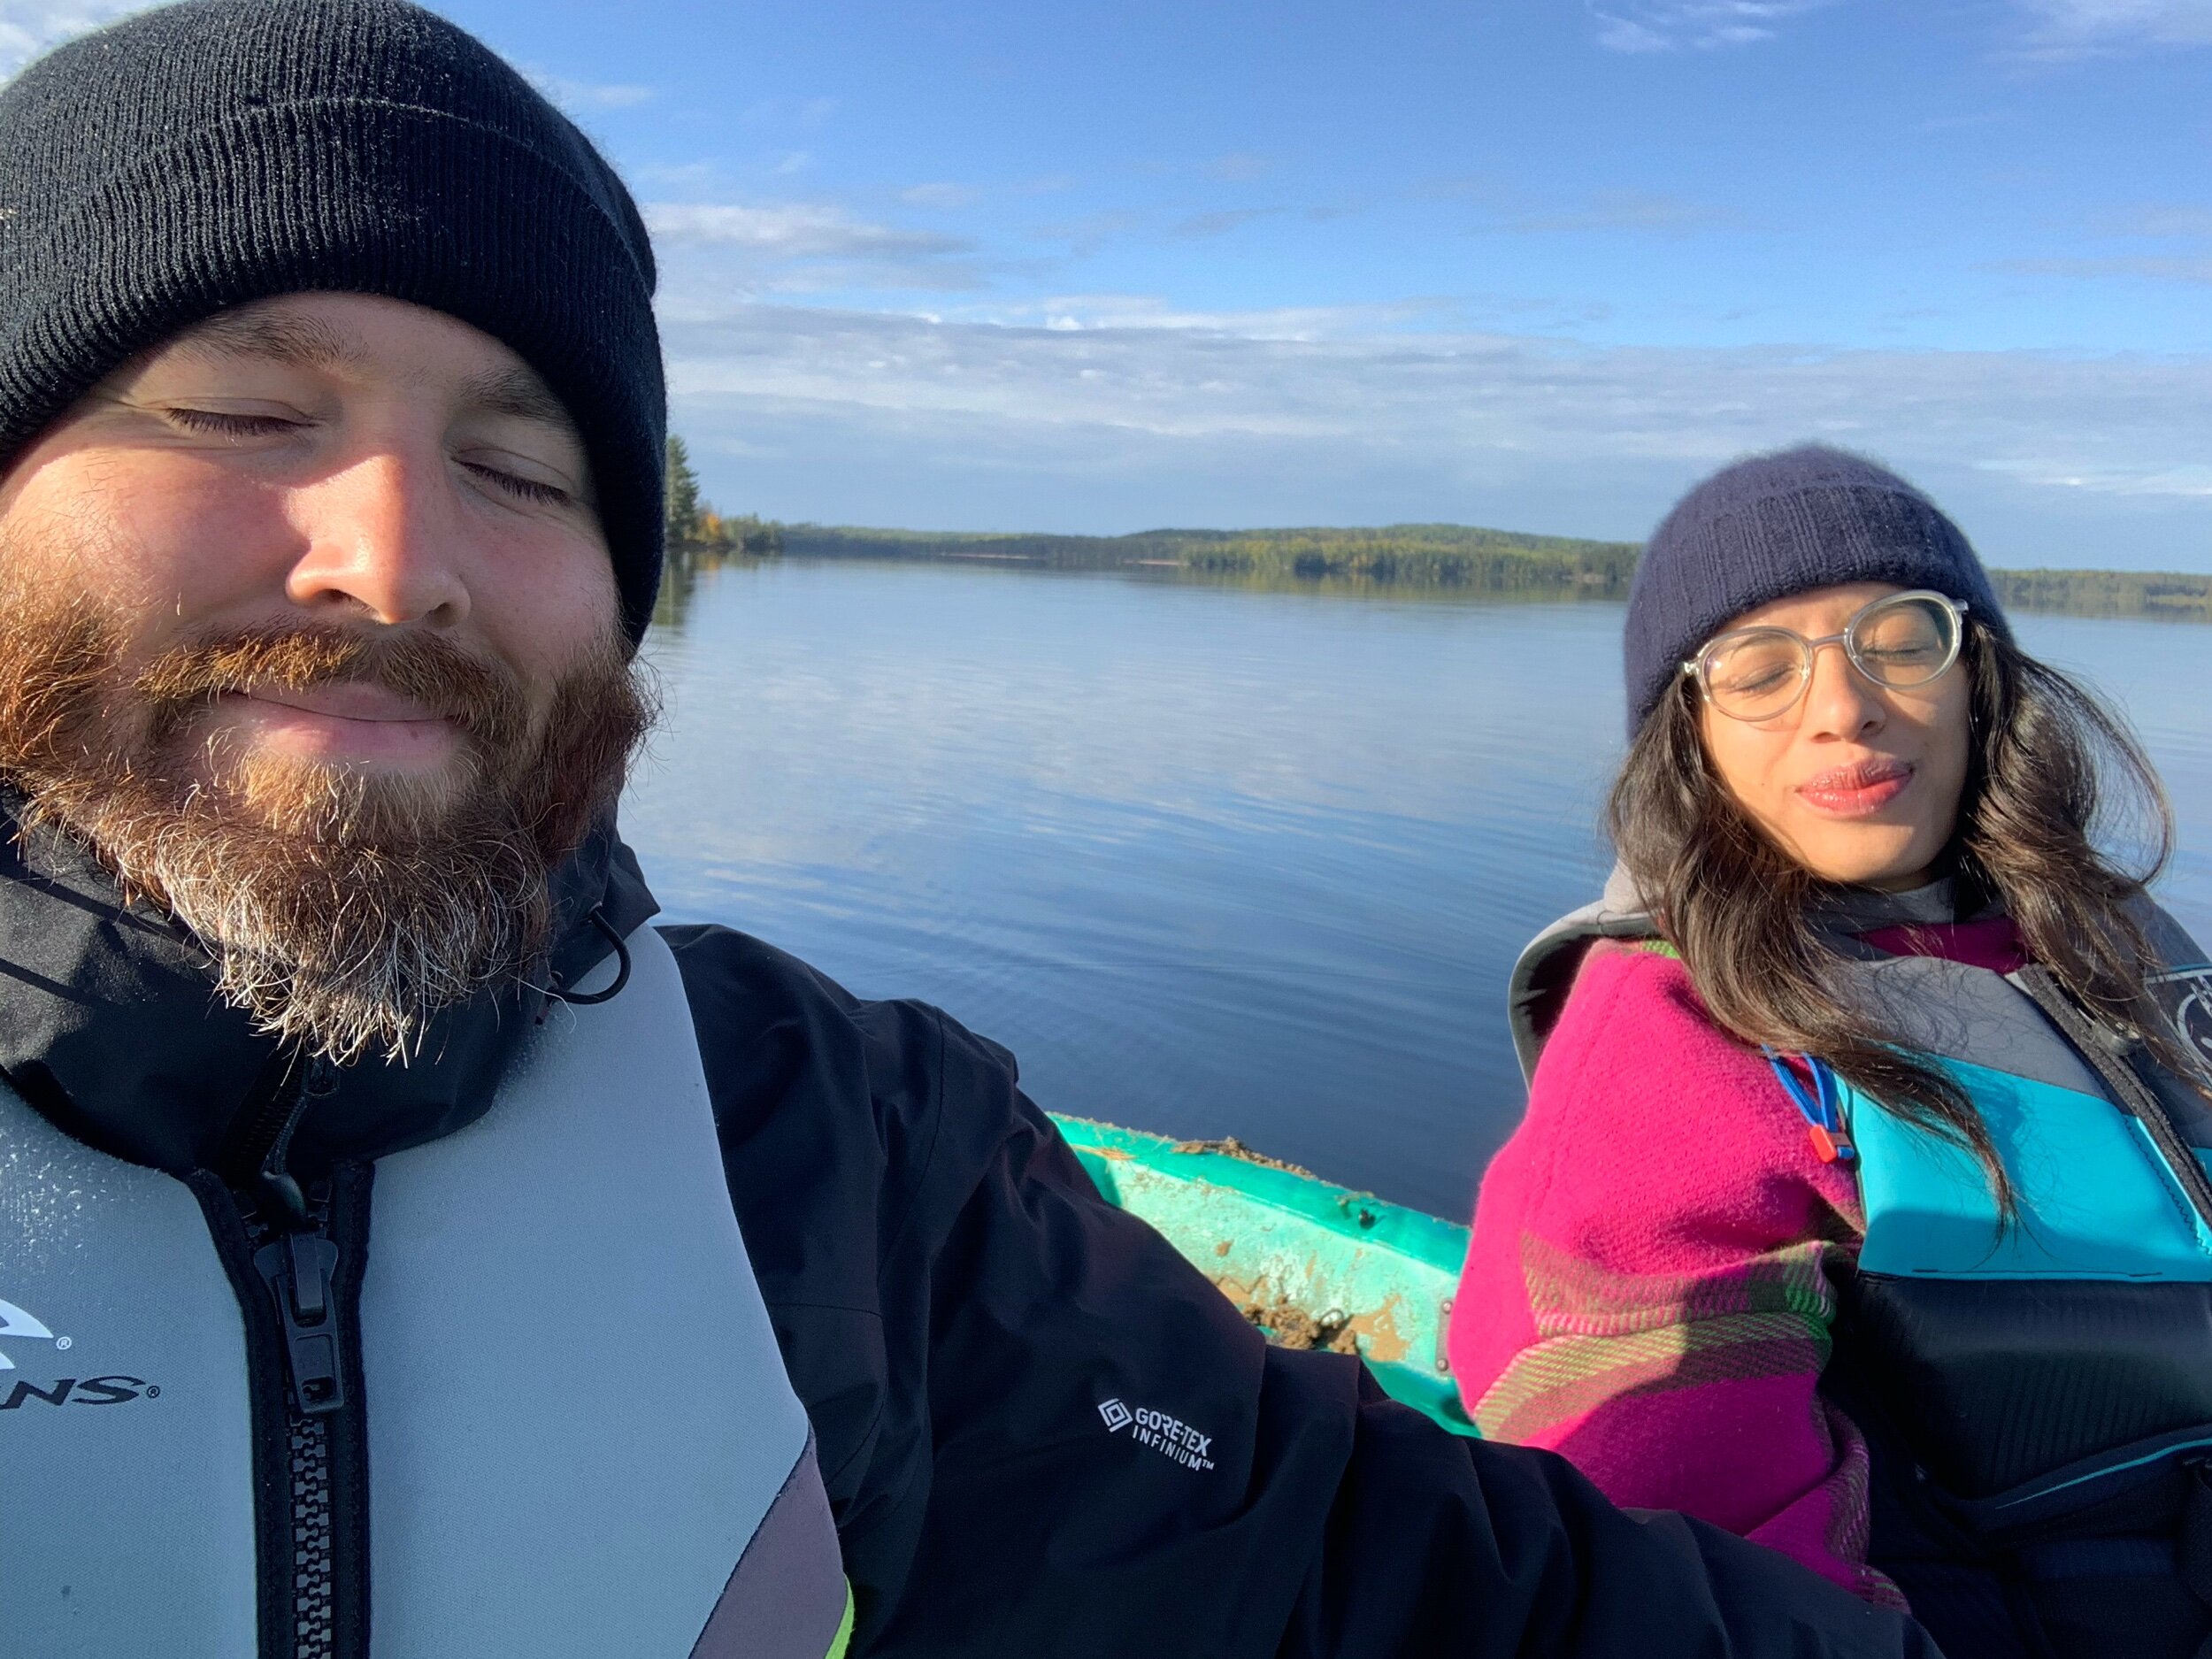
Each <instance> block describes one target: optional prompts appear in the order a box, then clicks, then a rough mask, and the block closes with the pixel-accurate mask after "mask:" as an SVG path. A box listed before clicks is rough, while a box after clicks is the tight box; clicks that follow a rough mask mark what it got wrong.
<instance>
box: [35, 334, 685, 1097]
mask: <svg viewBox="0 0 2212 1659" xmlns="http://www.w3.org/2000/svg"><path fill="white" fill-rule="evenodd" d="M648 719H649V705H648V703H647V701H646V700H645V699H644V698H643V697H642V695H641V692H640V690H639V687H638V686H637V683H636V681H635V680H634V675H633V673H632V670H631V664H630V654H629V651H628V649H627V641H626V638H625V636H624V635H623V634H622V631H621V628H620V626H619V617H618V603H617V597H616V588H615V581H614V573H613V570H612V568H611V562H610V560H609V558H608V556H607V549H606V545H605V542H604V540H603V537H602V535H601V534H600V529H599V524H598V518H597V514H596V511H595V508H594V506H593V503H592V495H591V482H590V476H589V473H588V470H587V467H586V465H585V457H584V450H583V447H582V445H581V443H580V441H579V439H578V438H577V435H576V433H575V430H574V427H573V426H572V423H571V422H570V420H569V419H568V417H567V415H566V413H565V411H563V410H562V408H561V406H560V405H559V403H557V402H556V401H555V399H554V398H553V396H552V395H551V394H550V393H549V391H548V390H547V388H545V386H544V385H543V383H542V382H541V381H540V380H539V379H538V378H537V376H536V375H534V373H531V372H530V370H529V369H528V368H527V367H526V365H524V364H523V362H522V361H521V359H520V358H518V357H516V356H515V355H514V354H513V353H512V352H511V351H509V350H508V349H506V348H505V347H504V346H503V345H501V344H499V343H498V342H496V341H495V340H493V339H491V338H490V337H489V336H488V335H486V334H480V333H479V332H478V331H476V330H475V329H472V328H471V327H469V326H466V325H465V324H462V323H459V322H457V321H455V320H454V319H451V318H449V317H445V316H442V315H441V314H439V313H437V312H434V311H425V310H422V309H421V308H419V307H416V306H411V305H405V304H402V303H398V302H396V301H390V300H380V299H370V298H365V297H362V296H342V295H319V296H293V297H290V298H287V299H283V300H278V301H273V302H269V303H264V304H259V305H254V306H249V307H245V308H242V309H241V310H240V311H233V312H229V313H226V314H224V315H222V316H219V317H217V318H215V319H211V321H209V322H207V323H204V324H203V325H201V326H198V327H196V328H194V329H191V330H188V331H187V332H186V333H185V334H181V335H180V336H178V337H176V338H175V339H173V340H172V341H171V342H168V343H167V344H165V346H163V347H161V348H159V349H156V350H154V351H152V352H150V353H149V354H147V355H146V356H144V357H142V358H140V359H138V360H137V361H135V362H134V363H132V364H129V365H126V366H125V367H124V368H123V369H121V370H120V371H119V372H118V373H116V374H114V375H112V376H111V377H110V378H109V380H107V381H106V382H104V384H103V385H101V386H100V387H99V388H96V390H95V391H94V392H93V393H92V394H90V395H89V396H88V397H86V398H85V399H84V400H83V401H82V402H81V403H80V404H79V405H78V407H77V408H76V409H74V410H73V411H71V412H70V413H69V414H68V415H67V416H65V418H64V419H62V420H61V421H60V422H59V423H58V425H57V426H54V427H53V428H52V429H51V430H50V431H49V432H48V433H47V434H46V435H45V436H44V437H43V438H42V440H41V441H40V442H39V443H38V444H37V445H36V446H35V447H34V448H33V449H31V450H30V451H29V452H28V453H27V455H26V456H25V457H23V459H22V460H21V462H20V463H19V465H17V466H16V467H15V468H14V469H13V470H12V472H10V474H9V476H8V477H7V479H6V480H5V481H4V484H0V773H4V775H5V776H6V777H7V778H8V779H9V780H10V781H11V782H12V783H13V784H14V785H15V786H16V787H18V788H19V790H20V792H21V795H22V804H21V807H20V809H19V817H20V818H21V820H22V822H23V824H24V825H25V826H29V827H33V828H44V827H48V826H58V827H59V828H60V829H62V830H64V831H65V832H67V833H70V834H72V835H73V836H75V837H76V838H77V839H79V840H80V841H83V842H85V843H88V845H89V846H90V847H91V848H92V849H95V850H96V852H97V853H98V854H99V855H100V856H101V857H102V858H103V859H104V862H105V863H106V864H107V865H108V866H109V868H110V869H111V871H112V872H114V873H115V875H116V877H117V879H118V880H119V882H120V883H121V885H122V886H123V887H124V888H125V890H126V891H127V892H130V893H133V894H134V895H147V896H150V897H151V898H152V899H154V900H155V901H156V902H159V903H161V904H162V905H164V906H165V907H166V909H167V910H168V911H169V912H170V914H171V915H172V916H173V917H174V918H176V919H177V920H178V921H179V922H180V923H181V924H183V926H185V927H187V928H188V930H190V931H191V932H192V933H194V934H196V936H197V937H198V938H199V939H200V940H201V941H203V942H204V943H205V944H206V945H208V946H209V947H210V948H211V953H212V954H213V956H215V958H216V964H217V970H218V972H217V987H218V989H219V991H220V992H221V993H222V995H225V996H226V997H227V998H228V999H229V1000H230V1001H231V1002H233V1003H234V1004H235V1005H237V1006H240V1007H242V1008H246V1009H248V1010H251V1011H252V1012H253V1013H254V1015H255V1016H256V1018H257V1021H258V1022H259V1024H260V1025H261V1028H262V1029H264V1030H265V1031H268V1032H270V1033H274V1034H277V1035H278V1036H280V1037H281V1038H283V1039H285V1040H287V1041H303V1042H310V1043H311V1044H313V1045H314V1046H315V1047H316V1048H318V1049H319V1051H321V1052H323V1053H325V1054H326V1055H327V1056H330V1057H332V1058H334V1059H338V1060H346V1059H349V1058H352V1057H354V1056H357V1055H359V1054H361V1053H363V1052H365V1051H366V1050H367V1049H369V1048H372V1047H380V1048H383V1049H384V1050H385V1052H387V1053H388V1054H390V1055H394V1056H404V1055H406V1054H407V1053H409V1052H410V1051H411V1044H412V1043H414V1042H415V1041H417V1040H418V1039H419V1036H420V1034H421V1033H422V1032H423V1031H424V1030H425V1028H426V1022H427V1020H428V1018H429V1017H430V1016H431V1015H432V1014H433V1013H434V1012H435V1011H436V1010H438V1009H439V1008H442V1007H444V1006H448V1005H449V1004H451V1003H453V1002H458V1001H461V1000H463V999H465V998H466V997H468V996H470V995H474V994H475V993H476V991H477V990H478V989H479V988H480V987H483V986H486V985H488V984H492V983H495V982H498V981H502V980H503V979H508V978H511V977H512V976H513V975H514V974H515V973H516V972H518V969H519V965H520V964H522V963H524V962H525V961H526V960H527V959H529V958H530V956H532V955H533V954H534V952H535V951H536V950H537V949H539V948H540V946H541V943H542V940H543V934H544V931H545V928H546V926H547V922H548V917H549V896H548V895H549V878H550V873H551V872H552V871H553V869H554V868H555V867H557V864H559V862H560V861H561V860H562V859H564V858H565V857H566V856H568V855H569V854H570V853H571V852H572V850H573V849H575V848H576V846H577V845H579V844H580V842H581V841H582V839H583V837H584V835H585V833H587V831H588V828H589V826H590V824H591V822H592V820H593V818H594V817H595V815H596V814H598V813H600V812H602V811H603V810H606V809H607V808H609V807H611V805H612V803H613V801H614V798H615V795H616V792H617V791H618V789H619V787H620V785H621V780H622V777H623V773H624V769H625V766H626V761H627V757H628V756H629V754H630V752H631V750H632V749H633V748H634V744H635V741H636V740H637V738H638V736H639V734H640V733H641V731H642V729H643V727H644V726H645V724H646V723H647V721H648Z"/></svg>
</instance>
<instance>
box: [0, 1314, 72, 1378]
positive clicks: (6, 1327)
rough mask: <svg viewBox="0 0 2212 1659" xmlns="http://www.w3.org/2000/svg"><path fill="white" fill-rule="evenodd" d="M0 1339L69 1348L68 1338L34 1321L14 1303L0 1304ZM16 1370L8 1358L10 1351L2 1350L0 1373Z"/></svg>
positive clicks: (0, 1349)
mask: <svg viewBox="0 0 2212 1659" xmlns="http://www.w3.org/2000/svg"><path fill="white" fill-rule="evenodd" d="M0 1338H6V1339H9V1340H15V1339H20V1338H29V1339H30V1340H34V1341H39V1342H51V1343H52V1344H53V1345H54V1346H55V1347H56V1348H68V1346H69V1339H68V1338H67V1337H65V1336H56V1335H55V1334H54V1333H52V1332H51V1331H49V1330H48V1329H47V1328H46V1326H45V1325H44V1324H43V1323H42V1321H40V1320H37V1319H34V1318H33V1317H31V1316H30V1315H29V1314H27V1313H26V1312H24V1311H23V1310H22V1309H20V1308H19V1307H17V1306H16V1305H15V1304H14V1303H13V1302H0ZM14 1369H15V1362H14V1361H13V1360H12V1359H10V1358H9V1357H8V1350H7V1349H5V1348H0V1371H13V1370H14Z"/></svg>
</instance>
